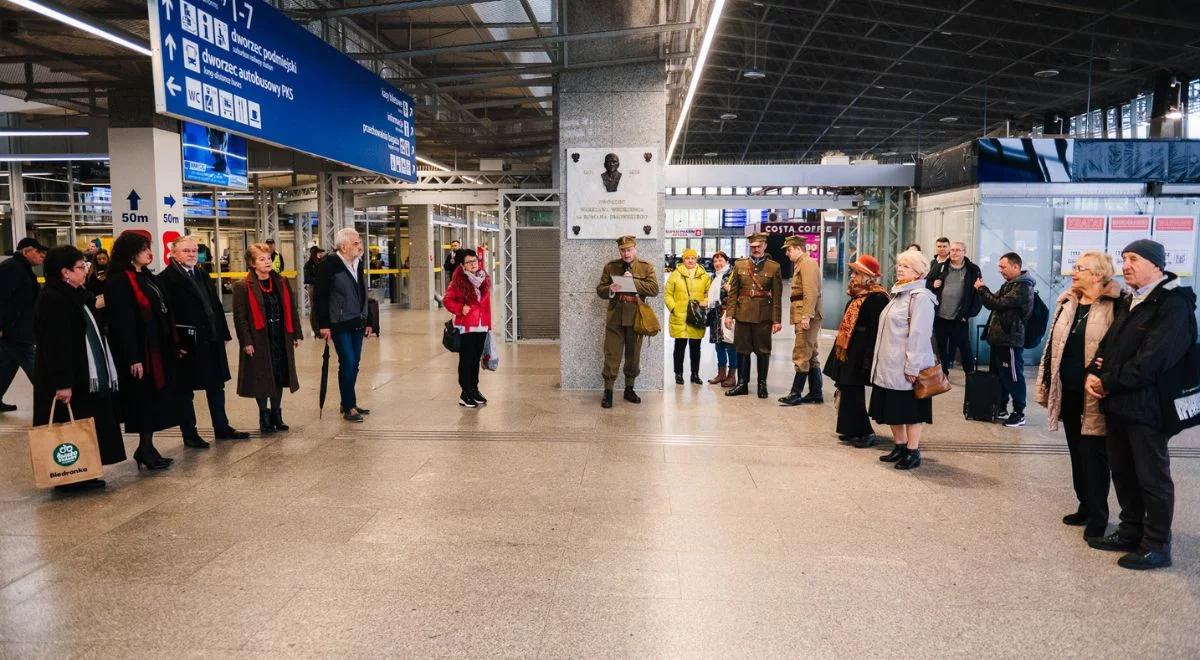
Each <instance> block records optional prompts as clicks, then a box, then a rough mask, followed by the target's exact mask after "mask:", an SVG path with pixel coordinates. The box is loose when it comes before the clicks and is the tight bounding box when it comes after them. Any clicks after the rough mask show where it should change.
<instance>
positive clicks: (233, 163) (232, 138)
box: [180, 121, 249, 190]
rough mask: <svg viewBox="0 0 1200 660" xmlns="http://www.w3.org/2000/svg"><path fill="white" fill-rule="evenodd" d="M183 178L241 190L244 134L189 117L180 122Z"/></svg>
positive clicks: (244, 183) (244, 181)
mask: <svg viewBox="0 0 1200 660" xmlns="http://www.w3.org/2000/svg"><path fill="white" fill-rule="evenodd" d="M180 137H181V138H182V143H183V181H184V182H185V183H196V184H200V185H202V186H217V187H219V188H236V189H238V190H245V189H246V187H247V181H248V176H249V174H248V172H247V167H246V162H247V161H246V138H244V137H241V136H239V135H234V134H233V133H229V132H227V131H222V130H220V129H217V128H209V127H207V126H201V125H200V124H193V123H192V122H190V121H185V122H183V130H182V131H181V136H180Z"/></svg>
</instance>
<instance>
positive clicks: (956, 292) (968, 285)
mask: <svg viewBox="0 0 1200 660" xmlns="http://www.w3.org/2000/svg"><path fill="white" fill-rule="evenodd" d="M938 247H939V248H941V239H938ZM949 254H950V257H949V258H948V259H946V261H943V262H941V263H940V264H938V265H937V266H935V268H936V274H935V272H934V271H931V272H930V276H931V277H933V279H932V281H930V280H929V279H928V278H926V281H928V282H929V288H930V289H933V292H934V294H935V295H937V299H938V310H937V316H936V317H935V318H934V319H933V337H934V341H935V342H936V343H937V349H938V353H939V355H940V356H941V359H942V370H943V371H945V372H946V375H947V376H949V375H950V365H951V364H952V363H953V362H954V354H955V352H958V353H961V354H962V368H963V372H965V373H968V374H969V373H971V372H972V371H975V352H974V351H972V350H971V338H970V336H971V331H970V326H971V319H973V318H975V316H976V315H978V314H979V308H980V307H981V306H982V305H983V301H982V300H981V299H980V297H979V294H978V293H976V291H975V281H976V280H978V279H980V278H982V277H983V273H982V271H980V270H979V266H976V265H975V264H974V263H972V262H971V260H970V259H968V258H967V244H966V243H963V242H962V241H955V242H954V243H952V244H951V245H950V253H949ZM934 263H937V260H936V259H935V260H934Z"/></svg>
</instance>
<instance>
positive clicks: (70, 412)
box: [47, 397, 75, 424]
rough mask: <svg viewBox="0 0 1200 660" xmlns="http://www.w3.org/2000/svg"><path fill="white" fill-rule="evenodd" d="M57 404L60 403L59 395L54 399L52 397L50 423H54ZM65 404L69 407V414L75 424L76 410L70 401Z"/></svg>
mask: <svg viewBox="0 0 1200 660" xmlns="http://www.w3.org/2000/svg"><path fill="white" fill-rule="evenodd" d="M57 405H58V397H54V398H53V399H50V421H49V422H47V423H48V424H53V423H54V408H55V406H57ZM63 405H65V406H66V407H67V416H68V417H70V418H71V423H72V424H74V423H75V411H74V410H73V409H72V408H71V404H70V402H67V403H65V404H63Z"/></svg>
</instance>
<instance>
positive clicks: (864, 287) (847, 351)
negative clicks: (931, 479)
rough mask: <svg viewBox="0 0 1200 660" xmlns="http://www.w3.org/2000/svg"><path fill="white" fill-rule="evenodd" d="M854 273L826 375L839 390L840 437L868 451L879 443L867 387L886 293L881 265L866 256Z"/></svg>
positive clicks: (838, 418)
mask: <svg viewBox="0 0 1200 660" xmlns="http://www.w3.org/2000/svg"><path fill="white" fill-rule="evenodd" d="M848 266H849V268H850V270H851V271H852V272H851V275H850V284H849V288H848V290H847V293H848V294H849V295H850V302H848V303H846V311H845V313H843V314H842V323H841V325H839V326H838V333H837V339H835V340H834V342H833V350H831V351H830V352H829V357H828V358H826V359H825V375H826V376H829V378H830V379H832V380H833V382H834V384H835V385H836V386H837V391H838V406H837V413H838V415H837V435H838V439H839V440H841V441H842V442H845V443H853V444H854V446H856V447H859V448H866V447H870V446H872V445H874V444H875V443H876V442H878V438H876V437H875V430H874V429H872V428H871V420H870V418H868V417H867V394H866V392H867V385H868V384H869V383H870V382H871V358H872V357H874V355H875V335H876V334H877V333H878V330H879V314H880V313H881V312H882V311H883V308H884V307H886V306H887V303H888V294H887V290H886V289H884V288H883V287H882V286H881V285H880V284H879V279H880V276H881V275H882V272H881V270H880V267H879V261H877V260H876V259H875V257H872V256H871V255H869V254H864V255H862V256H860V257H859V258H858V260H857V261H854V262H851V263H850V264H848Z"/></svg>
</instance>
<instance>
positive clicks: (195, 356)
mask: <svg viewBox="0 0 1200 660" xmlns="http://www.w3.org/2000/svg"><path fill="white" fill-rule="evenodd" d="M198 258H199V250H198V248H197V245H196V239H194V238H192V237H191V236H183V237H181V238H178V239H176V240H175V242H174V243H172V244H171V265H169V266H167V268H166V269H165V270H164V271H163V273H162V275H160V276H159V278H158V281H159V282H160V283H161V284H162V287H163V293H164V294H165V295H166V296H167V306H168V308H169V309H170V310H171V313H172V315H173V316H174V317H175V324H176V326H177V327H178V330H179V342H180V345H181V346H182V347H183V349H184V350H186V351H187V354H186V355H184V356H183V357H182V358H180V360H179V369H180V378H178V379H177V380H176V382H178V383H179V385H180V390H181V392H180V393H181V395H182V396H183V399H184V401H185V403H186V406H184V419H183V423H182V424H180V428H181V430H182V431H183V444H185V445H187V446H188V447H195V448H197V449H207V448H208V446H209V444H208V442H206V441H205V440H204V439H203V438H201V437H200V433H199V432H198V431H196V409H195V406H194V405H193V394H192V393H193V391H194V390H204V394H205V396H206V397H207V398H208V414H209V416H210V417H211V418H212V425H213V435H214V437H216V439H218V440H245V439H246V438H249V437H250V434H249V433H246V432H244V431H238V430H237V429H235V428H233V427H232V426H230V425H229V417H228V416H226V414H225V381H227V380H229V358H228V357H227V356H226V355H225V343H226V342H228V341H229V340H230V339H232V336H231V335H230V334H229V324H228V323H227V322H226V320H225V307H224V306H223V305H222V304H221V297H220V296H219V295H217V287H216V285H215V284H214V283H213V279H212V278H211V277H209V276H208V274H207V273H205V272H204V271H203V270H202V269H200V268H199V267H198V266H197V260H198Z"/></svg>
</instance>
